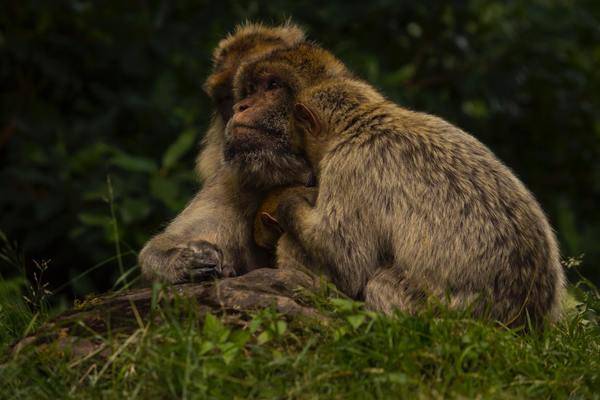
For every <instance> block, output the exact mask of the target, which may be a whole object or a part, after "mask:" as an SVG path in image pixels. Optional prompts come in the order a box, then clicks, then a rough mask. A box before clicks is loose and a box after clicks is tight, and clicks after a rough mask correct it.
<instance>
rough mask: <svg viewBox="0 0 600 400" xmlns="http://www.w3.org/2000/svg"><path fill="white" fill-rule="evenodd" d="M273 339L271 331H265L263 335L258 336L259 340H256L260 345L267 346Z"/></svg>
mask: <svg viewBox="0 0 600 400" xmlns="http://www.w3.org/2000/svg"><path fill="white" fill-rule="evenodd" d="M271 339H272V335H271V333H270V332H269V331H264V332H263V333H261V334H260V335H258V338H257V339H256V340H257V342H258V344H265V343H267V342H268V341H269V340H271Z"/></svg>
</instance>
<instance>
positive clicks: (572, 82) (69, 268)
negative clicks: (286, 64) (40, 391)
mask: <svg viewBox="0 0 600 400" xmlns="http://www.w3.org/2000/svg"><path fill="white" fill-rule="evenodd" d="M0 9H1V11H0V87H1V91H0V96H1V97H0V104H1V106H0V107H1V108H0V110H1V114H0V210H1V211H0V229H1V230H2V231H3V232H4V233H6V235H7V236H8V237H9V239H10V240H11V241H16V242H18V243H19V245H20V246H21V249H22V251H23V252H24V254H25V259H26V260H28V263H29V264H28V265H29V266H30V268H31V266H32V265H33V264H32V263H31V260H50V262H49V265H50V267H49V270H48V271H47V273H46V275H47V278H48V279H49V280H50V282H51V286H52V287H53V288H55V289H57V288H61V290H60V291H61V292H62V293H65V294H68V295H77V296H80V295H83V294H86V293H89V292H92V291H95V292H99V291H103V290H106V289H108V288H111V287H112V285H113V284H114V283H115V281H116V279H117V277H118V276H119V274H120V271H121V270H129V269H130V268H133V267H135V263H136V261H135V253H136V252H137V250H139V249H140V247H141V246H142V244H143V243H144V241H145V240H147V239H148V237H149V236H150V235H151V234H153V233H155V232H156V231H157V230H159V229H160V227H161V226H162V225H163V224H164V223H165V222H166V221H168V220H169V219H170V218H172V217H173V216H174V215H176V213H177V212H178V211H179V210H180V209H181V208H182V207H183V206H184V205H185V203H186V201H187V200H188V199H189V198H190V196H191V195H192V194H193V193H194V191H196V190H197V189H198V188H199V186H200V183H198V182H197V181H196V179H195V177H194V174H193V163H194V157H195V154H196V152H197V150H198V145H197V143H198V141H199V140H200V138H201V137H202V134H203V131H204V129H205V128H206V126H207V124H208V119H209V117H210V114H211V105H210V102H209V100H208V98H207V97H206V95H205V94H203V93H202V91H201V83H202V81H203V80H204V78H205V77H206V76H207V75H208V73H209V69H210V54H211V50H212V48H213V47H214V46H215V45H216V43H217V42H218V40H219V39H220V38H221V37H223V36H224V35H225V34H226V33H227V32H229V31H230V30H231V29H232V28H233V27H234V26H235V25H236V24H237V23H239V22H241V21H244V20H246V19H248V20H252V21H263V22H265V23H273V22H275V23H277V22H282V21H284V20H285V19H286V18H287V17H292V18H293V20H294V21H295V22H297V23H299V24H301V25H302V26H303V27H305V28H306V29H307V30H308V32H309V36H310V37H311V38H312V39H315V40H316V41H318V42H320V43H322V44H323V45H324V46H325V47H327V48H329V49H331V50H332V51H333V52H334V53H335V54H336V55H338V56H339V57H340V58H341V59H342V60H343V61H344V62H346V63H347V64H348V65H349V66H350V67H351V68H352V69H353V70H355V71H356V72H357V73H358V74H359V75H361V76H363V77H364V78H366V79H367V80H369V81H370V82H371V83H373V84H374V85H376V86H377V87H379V88H380V89H381V90H382V91H383V92H384V93H386V94H387V95H388V96H389V97H391V98H393V99H395V100H397V101H398V102H399V103H401V104H403V105H405V106H407V107H409V108H414V109H418V110H422V111H427V112H429V113H433V114H438V115H440V116H442V117H444V118H446V119H447V120H449V121H451V122H453V123H455V124H457V125H458V126H460V127H462V128H463V129H465V130H467V131H469V132H471V133H473V134H474V135H475V136H476V137H478V138H479V139H480V140H481V141H483V142H484V143H486V144H487V145H488V146H490V147H491V148H492V149H493V150H494V151H495V152H496V153H497V155H498V156H499V157H500V158H501V159H502V160H504V161H505V162H506V163H507V164H508V165H509V166H511V167H512V168H513V169H514V171H516V173H517V175H518V176H519V177H521V178H522V179H523V181H524V182H525V183H526V184H527V185H528V186H529V187H530V188H531V189H532V191H533V192H534V193H535V194H536V195H537V197H538V198H539V200H540V202H541V203H542V205H543V207H544V209H545V210H546V211H547V213H548V214H549V216H550V218H551V221H552V224H553V225H554V227H555V228H556V230H557V232H558V236H559V238H560V241H561V246H562V252H563V254H564V255H565V256H576V255H580V254H582V253H585V258H584V267H583V273H584V274H585V275H587V276H589V277H592V278H593V279H595V280H596V281H597V280H598V278H599V277H600V248H599V246H598V242H599V240H600V226H599V225H598V221H599V220H600V218H599V217H600V207H598V205H599V204H600V163H599V162H598V160H599V156H600V116H599V113H598V112H599V111H600V109H599V105H600V79H599V74H600V2H597V1H595V0H578V1H567V0H564V1H558V0H555V1H550V0H548V1H546V0H543V1H542V0H526V1H512V2H505V1H483V0H468V1H453V2H433V1H432V2H429V1H423V2H412V1H411V2H409V1H406V2H402V1H398V0H372V1H370V2H356V3H352V2H348V1H342V0H335V1H328V2H317V3H311V2H307V1H297V0H296V1H279V0H272V1H269V2H264V3H262V2H260V3H259V2H256V1H250V2H246V3H244V4H242V2H238V1H233V0H221V1H219V2H216V1H215V2H209V1H177V2H171V1H166V0H164V1H116V0H110V1H103V2H93V1H56V2H46V1H17V0H13V1H2V2H1V8H0ZM442 206H443V205H442ZM115 223H116V224H115ZM118 254H121V255H122V257H116V255H118ZM119 261H121V263H119ZM0 262H1V261H0ZM120 264H121V265H120ZM11 269H14V267H13V266H11V265H9V263H5V264H2V265H1V266H0V273H1V274H2V275H3V276H5V277H10V276H11V273H12V272H11ZM85 271H87V273H86V274H85V275H84V276H82V277H80V278H78V279H74V278H75V277H77V276H78V275H80V274H82V273H83V272H85Z"/></svg>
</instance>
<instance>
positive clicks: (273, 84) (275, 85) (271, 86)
mask: <svg viewBox="0 0 600 400" xmlns="http://www.w3.org/2000/svg"><path fill="white" fill-rule="evenodd" d="M280 87H281V82H279V80H277V79H276V78H269V79H268V80H267V84H266V89H267V90H275V89H279V88H280Z"/></svg>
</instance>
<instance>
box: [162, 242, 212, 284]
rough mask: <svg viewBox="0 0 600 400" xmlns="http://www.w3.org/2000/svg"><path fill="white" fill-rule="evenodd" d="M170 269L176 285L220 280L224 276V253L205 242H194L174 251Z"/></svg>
mask: <svg viewBox="0 0 600 400" xmlns="http://www.w3.org/2000/svg"><path fill="white" fill-rule="evenodd" d="M169 269H170V271H171V273H172V274H173V276H174V278H175V279H174V281H175V283H184V282H202V281H206V280H209V279H211V278H218V277H221V276H223V253H222V252H221V250H220V249H219V248H218V247H216V246H215V245H213V244H211V243H209V242H207V241H205V240H193V241H190V242H188V243H187V244H185V245H182V246H178V247H176V248H174V249H173V254H172V255H171V259H170V260H169Z"/></svg>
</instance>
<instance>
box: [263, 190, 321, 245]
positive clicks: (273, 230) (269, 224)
mask: <svg viewBox="0 0 600 400" xmlns="http://www.w3.org/2000/svg"><path fill="white" fill-rule="evenodd" d="M317 193H318V190H317V188H316V187H314V186H304V185H296V186H284V187H281V186H280V187H277V188H275V189H273V190H271V191H270V192H269V193H268V194H267V195H266V196H265V198H264V199H263V201H262V203H261V205H260V207H259V208H258V211H257V212H256V216H255V218H254V242H255V243H256V244H257V245H258V246H259V247H261V248H263V249H266V250H269V251H274V250H275V248H276V246H277V241H278V240H279V238H280V237H281V235H282V234H283V232H284V231H283V229H282V227H281V225H280V224H279V222H278V221H277V219H276V215H277V208H278V207H279V204H280V202H281V201H282V199H286V198H287V197H289V196H303V197H304V198H306V199H307V200H308V201H309V202H310V203H311V204H314V203H315V201H316V198H317Z"/></svg>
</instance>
